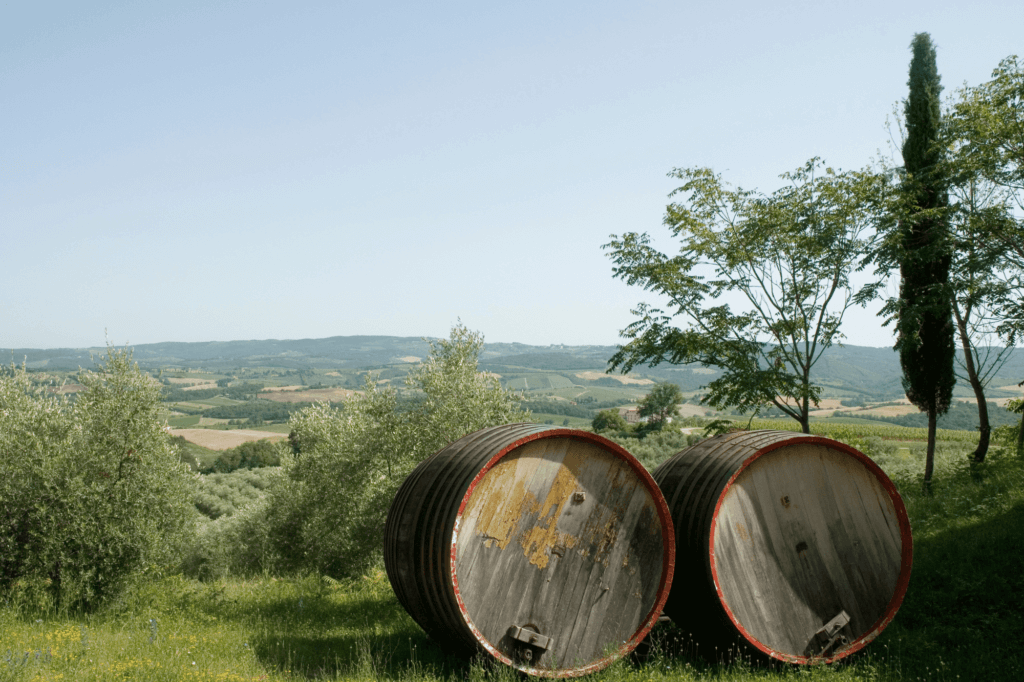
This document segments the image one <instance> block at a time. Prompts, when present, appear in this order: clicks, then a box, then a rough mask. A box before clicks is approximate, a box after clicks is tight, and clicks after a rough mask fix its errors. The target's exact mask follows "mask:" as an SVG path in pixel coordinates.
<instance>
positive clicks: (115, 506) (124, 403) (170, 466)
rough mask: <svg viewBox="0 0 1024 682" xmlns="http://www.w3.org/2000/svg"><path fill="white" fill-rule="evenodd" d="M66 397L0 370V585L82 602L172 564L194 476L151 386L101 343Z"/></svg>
mask: <svg viewBox="0 0 1024 682" xmlns="http://www.w3.org/2000/svg"><path fill="white" fill-rule="evenodd" d="M78 380H79V382H80V383H81V384H83V385H84V386H85V389H84V390H83V391H81V392H80V393H79V394H78V397H77V400H75V401H74V402H71V401H69V400H67V399H65V398H63V397H59V396H58V395H55V394H54V393H52V392H50V391H48V390H46V389H45V388H43V387H38V386H33V383H32V381H31V380H30V377H29V375H28V374H27V373H26V372H25V371H24V370H23V369H17V368H11V369H10V371H7V372H4V373H3V376H0V470H2V471H3V476H0V592H3V591H6V590H10V589H12V588H15V587H16V586H18V585H19V584H20V585H22V586H24V585H25V584H31V585H32V586H35V587H38V588H41V589H43V590H44V591H46V592H48V593H49V594H50V595H51V597H52V599H53V600H54V602H55V604H57V605H58V606H60V607H62V608H78V607H82V608H91V607H94V606H96V605H97V604H99V603H100V602H102V601H103V600H105V599H107V598H109V597H111V596H114V595H116V594H117V593H118V592H119V591H120V590H121V589H123V588H124V587H125V586H126V585H127V584H128V582H129V581H130V580H131V579H132V578H134V577H138V576H141V575H145V574H147V573H153V572H156V571H161V570H165V569H168V568H170V567H172V566H173V565H174V564H175V563H176V562H177V560H178V558H179V556H180V549H181V547H182V546H184V544H185V543H186V542H187V541H188V539H189V538H190V535H191V533H192V531H193V530H194V527H195V526H194V524H195V520H196V511H195V508H194V507H193V506H192V498H193V495H194V483H195V481H194V477H193V475H192V474H190V473H189V471H188V467H187V466H186V465H184V464H181V463H180V462H179V459H178V455H177V452H176V451H175V448H174V447H173V446H172V444H171V442H170V439H169V437H168V436H167V434H166V433H165V432H164V431H163V429H162V420H161V419H160V417H159V409H160V392H159V389H158V387H157V386H155V385H154V383H153V382H152V381H151V379H150V378H149V377H148V376H146V375H144V374H142V372H140V371H139V369H138V366H137V365H135V364H133V363H132V362H131V354H130V352H129V351H127V350H124V351H119V350H114V349H109V350H108V352H107V358H106V361H105V363H102V364H100V368H99V371H98V372H83V373H82V374H81V375H80V376H79V378H78Z"/></svg>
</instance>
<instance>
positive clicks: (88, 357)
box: [0, 336, 1024, 400]
mask: <svg viewBox="0 0 1024 682" xmlns="http://www.w3.org/2000/svg"><path fill="white" fill-rule="evenodd" d="M429 351H430V349H429V345H428V342H427V341H425V340H424V339H421V338H415V337H397V336H334V337H331V338H327V339H297V340H277V339H268V340H264V341H225V342H219V341H213V342H203V343H178V342H167V343H151V344H140V345H137V346H134V356H135V360H136V361H137V362H138V363H139V365H140V366H141V367H143V368H144V369H149V370H156V369H185V368H192V369H199V370H204V371H208V372H230V371H232V370H236V369H242V368H250V369H251V368H277V369H282V370H296V371H302V370H326V369H344V370H359V369H379V370H382V371H383V372H384V375H383V376H384V377H385V378H393V377H401V376H403V375H404V373H405V371H406V369H407V368H408V367H410V366H411V363H414V362H416V361H418V359H420V358H423V357H425V356H426V355H427V354H428V353H429ZM615 351H616V348H615V347H614V346H564V345H551V346H530V345H527V344H522V343H488V344H486V345H485V346H484V351H483V354H482V357H481V368H482V369H484V370H486V371H490V372H494V373H496V374H500V375H502V376H503V377H507V381H508V382H510V383H515V385H516V386H518V384H519V383H520V382H522V383H524V385H526V384H529V382H534V383H537V379H535V378H533V377H534V376H535V374H531V373H537V372H540V373H547V372H554V373H558V372H561V373H567V374H566V376H568V377H571V378H572V380H573V381H575V382H577V383H578V382H580V380H579V379H578V378H576V377H575V375H572V374H571V373H572V372H578V371H581V370H595V371H599V372H603V371H604V370H605V369H606V368H607V363H608V358H610V357H611V356H612V355H614V353H615ZM104 354H105V349H103V348H77V349H73V348H57V349H47V350H39V349H30V348H16V349H0V359H2V358H6V360H3V362H4V364H6V363H8V362H14V363H16V364H21V362H22V361H23V360H24V361H25V362H26V364H27V366H28V367H29V368H30V369H34V370H46V371H74V370H76V369H78V368H79V367H86V368H90V367H93V357H95V358H97V359H99V358H100V357H102V356H103V355H104ZM630 374H631V376H634V377H637V378H647V379H651V380H653V381H671V382H673V383H676V384H678V385H679V386H680V387H681V388H682V390H683V391H684V392H688V393H692V392H695V391H699V390H700V388H701V387H702V386H704V385H706V384H707V383H708V382H709V381H711V380H713V379H714V378H715V377H716V376H718V375H719V372H718V371H716V370H712V369H707V368H703V367H700V366H695V365H688V366H674V365H664V364H663V365H658V366H657V367H638V368H636V369H634V370H633V372H631V373H630ZM814 378H815V380H816V381H817V382H819V383H820V384H821V385H822V386H823V387H824V388H825V391H824V393H825V395H826V396H831V397H843V398H872V399H885V400H889V399H894V398H900V397H902V396H903V389H902V386H901V384H900V366H899V358H898V357H897V355H896V353H895V352H894V351H893V350H892V349H890V348H870V347H866V346H843V347H833V348H831V349H829V350H828V351H827V352H826V353H825V355H824V356H823V357H822V359H821V360H820V361H819V363H818V365H817V366H816V367H815V368H814ZM1022 379H1024V350H1021V349H1016V350H1015V351H1014V353H1013V354H1012V356H1011V359H1010V361H1009V362H1008V363H1007V364H1006V366H1005V367H1004V368H1003V369H1002V370H1001V371H1000V372H999V373H998V375H997V376H996V377H995V379H993V380H992V381H991V383H990V389H989V391H988V397H989V398H991V399H998V398H1001V397H1009V396H1014V395H1020V389H1017V388H1016V387H1015V386H1013V385H1015V384H1016V383H1017V382H1019V381H1021V380H1022ZM610 380H611V379H610V377H609V379H608V380H598V381H599V382H600V383H601V384H605V383H608V381H610ZM560 381H561V380H560V379H555V378H549V379H548V380H547V383H549V384H551V386H552V387H553V388H554V387H555V384H558V383H559V382H560ZM563 383H564V382H563ZM583 383H596V382H595V380H593V379H591V380H587V381H586V382H583ZM612 384H615V385H617V382H612ZM1007 386H1010V387H1011V388H1010V389H1007V390H999V387H1007ZM956 395H957V396H960V397H973V394H972V393H971V391H970V388H969V387H968V386H967V385H966V384H959V385H958V386H957V388H956Z"/></svg>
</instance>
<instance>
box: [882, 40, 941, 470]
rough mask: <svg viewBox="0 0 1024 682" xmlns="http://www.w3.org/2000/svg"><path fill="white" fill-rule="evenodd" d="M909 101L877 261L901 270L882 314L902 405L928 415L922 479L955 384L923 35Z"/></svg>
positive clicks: (935, 118)
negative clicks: (891, 336)
mask: <svg viewBox="0 0 1024 682" xmlns="http://www.w3.org/2000/svg"><path fill="white" fill-rule="evenodd" d="M911 49H912V51H913V57H912V59H911V61H910V79H909V81H908V85H909V86H910V95H909V97H908V98H907V100H906V101H905V102H904V121H905V125H906V130H907V135H906V140H905V141H904V143H903V149H902V151H903V165H904V175H903V181H902V184H901V192H900V200H899V201H898V202H895V203H894V204H893V206H894V207H895V208H894V217H895V218H896V221H895V228H894V229H890V230H889V232H888V234H887V235H886V238H885V239H884V240H883V243H882V249H881V254H880V255H879V256H878V258H879V261H880V262H881V263H882V265H883V268H882V269H883V270H887V269H888V268H891V267H892V266H893V265H897V264H898V265H899V268H900V278H901V279H900V293H899V298H890V299H889V300H888V301H887V302H886V305H885V306H884V307H883V309H882V314H886V315H888V316H889V319H890V320H892V319H895V321H896V334H897V338H896V345H895V348H896V350H897V351H899V354H900V365H901V366H902V368H903V389H904V391H906V394H907V398H908V399H909V400H910V402H911V403H913V404H914V405H916V406H917V407H918V409H920V410H921V411H922V412H927V413H928V449H927V455H926V459H925V472H924V480H925V484H926V485H928V484H930V482H931V478H932V471H933V469H934V465H935V426H936V419H937V418H938V415H940V414H943V413H945V412H946V410H948V409H949V405H950V401H951V399H952V397H953V385H954V384H955V383H956V377H955V374H954V370H953V358H954V356H955V342H954V327H953V312H952V300H953V296H954V292H953V291H952V287H951V285H950V281H949V271H950V266H951V264H952V240H951V235H950V231H949V221H948V211H947V207H948V194H947V187H948V185H947V182H946V180H945V179H944V178H943V177H942V174H941V172H940V170H941V166H940V162H941V160H942V148H941V147H940V146H939V145H938V144H937V141H938V137H939V125H940V120H941V115H940V114H941V112H940V106H939V93H940V92H941V90H942V86H941V85H940V83H939V73H938V68H937V67H936V64H935V48H934V46H933V45H932V42H931V37H930V36H929V35H928V34H927V33H918V34H916V35H915V36H914V40H913V41H912V42H911Z"/></svg>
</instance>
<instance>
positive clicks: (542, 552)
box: [522, 447, 587, 568]
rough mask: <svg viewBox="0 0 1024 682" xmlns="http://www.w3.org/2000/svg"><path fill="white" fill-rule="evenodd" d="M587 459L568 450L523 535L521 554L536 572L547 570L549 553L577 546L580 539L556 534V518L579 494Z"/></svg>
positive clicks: (579, 452)
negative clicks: (541, 569)
mask: <svg viewBox="0 0 1024 682" xmlns="http://www.w3.org/2000/svg"><path fill="white" fill-rule="evenodd" d="M586 455H587V453H586V451H584V450H583V449H582V448H579V447H569V448H568V450H567V451H566V453H565V457H564V458H563V459H562V463H561V466H559V467H558V473H556V474H555V477H554V480H552V481H551V488H550V489H549V490H548V494H547V496H546V497H545V498H544V504H543V505H542V506H541V509H540V515H539V516H538V518H537V522H538V523H537V524H536V525H535V526H533V528H530V529H528V530H527V531H526V532H525V533H524V534H523V538H522V545H523V553H524V554H525V555H526V558H527V559H529V561H530V563H531V564H533V565H534V566H536V567H537V568H547V565H548V561H550V559H551V549H552V548H553V547H555V546H556V545H561V546H563V547H575V546H576V545H577V544H579V538H577V537H575V536H573V535H569V534H568V533H559V532H558V527H557V526H558V517H559V516H561V515H562V509H563V507H565V504H566V502H568V501H569V500H571V499H572V496H573V493H575V492H576V491H577V490H580V482H579V476H580V469H581V468H582V467H583V463H584V462H585V461H586Z"/></svg>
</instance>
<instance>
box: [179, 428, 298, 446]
mask: <svg viewBox="0 0 1024 682" xmlns="http://www.w3.org/2000/svg"><path fill="white" fill-rule="evenodd" d="M170 434H171V435H172V436H181V437H183V438H184V439H185V440H187V441H188V442H190V443H195V444H196V445H200V446H202V447H204V448H208V449H210V450H228V449H230V448H234V447H238V446H239V445H241V444H242V443H247V442H249V441H252V440H262V439H264V438H270V439H271V440H279V439H281V438H285V437H287V436H286V434H284V433H275V432H273V431H255V430H250V429H233V430H230V431H228V430H220V429H172V430H171V431H170Z"/></svg>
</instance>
